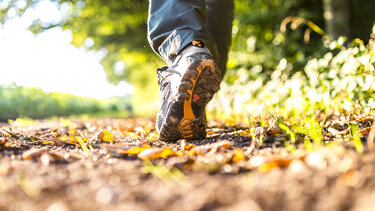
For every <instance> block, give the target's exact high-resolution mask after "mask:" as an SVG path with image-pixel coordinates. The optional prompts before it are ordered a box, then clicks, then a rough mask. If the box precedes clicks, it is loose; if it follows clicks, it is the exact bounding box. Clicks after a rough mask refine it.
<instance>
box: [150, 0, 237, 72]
mask: <svg viewBox="0 0 375 211" xmlns="http://www.w3.org/2000/svg"><path fill="white" fill-rule="evenodd" d="M233 10H234V6H233V0H150V7H149V18H148V40H149V42H150V45H151V46H152V48H153V49H154V51H155V52H156V53H157V54H159V55H160V56H161V57H162V58H163V59H164V61H165V62H166V63H167V64H168V65H171V64H172V63H173V61H174V59H175V58H176V56H177V55H178V53H179V52H180V51H181V50H182V49H183V48H184V47H185V46H187V45H188V44H190V43H191V42H192V41H193V40H201V41H203V42H204V43H205V44H206V46H207V48H208V49H209V50H210V52H211V53H212V54H213V56H214V58H215V60H216V61H217V62H218V63H219V67H220V69H221V71H222V72H223V73H224V72H225V69H226V62H227V59H228V51H229V46H230V42H231V34H232V21H233Z"/></svg>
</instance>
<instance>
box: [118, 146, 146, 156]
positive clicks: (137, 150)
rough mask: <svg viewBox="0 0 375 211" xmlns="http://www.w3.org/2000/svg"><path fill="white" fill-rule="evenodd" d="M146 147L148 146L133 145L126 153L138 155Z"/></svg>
mask: <svg viewBox="0 0 375 211" xmlns="http://www.w3.org/2000/svg"><path fill="white" fill-rule="evenodd" d="M145 149H146V148H143V147H133V148H130V149H128V150H126V153H127V154H132V155H138V154H139V153H141V152H143V151H144V150H145ZM124 151H125V150H124ZM117 152H118V153H120V152H119V151H117Z"/></svg>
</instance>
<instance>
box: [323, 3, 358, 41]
mask: <svg viewBox="0 0 375 211" xmlns="http://www.w3.org/2000/svg"><path fill="white" fill-rule="evenodd" d="M323 5H324V20H325V23H326V32H327V33H328V35H330V36H331V37H332V38H334V39H337V38H338V37H340V36H346V37H348V39H351V30H350V15H351V10H350V0H323Z"/></svg>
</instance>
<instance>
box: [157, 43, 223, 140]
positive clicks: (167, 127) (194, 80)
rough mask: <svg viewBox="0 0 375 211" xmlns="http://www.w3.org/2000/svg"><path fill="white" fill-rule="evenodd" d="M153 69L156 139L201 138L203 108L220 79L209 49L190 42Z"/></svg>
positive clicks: (203, 121)
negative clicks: (171, 60)
mask: <svg viewBox="0 0 375 211" xmlns="http://www.w3.org/2000/svg"><path fill="white" fill-rule="evenodd" d="M156 72H157V74H158V79H159V85H160V92H161V105H160V108H159V111H158V115H157V121H156V130H157V132H158V134H159V139H160V140H163V141H174V140H178V139H181V138H184V139H202V138H205V137H206V126H207V120H206V113H205V108H206V105H207V103H208V102H209V101H210V100H211V99H212V97H213V95H214V94H215V93H216V92H217V91H218V90H219V88H220V82H221V80H222V77H221V73H220V71H219V69H218V67H217V65H216V63H215V61H214V59H213V57H212V54H211V53H210V51H209V50H208V49H207V48H206V47H205V46H204V44H203V42H201V41H193V42H192V44H191V45H189V46H187V47H186V48H185V49H184V50H183V51H182V52H181V53H180V54H179V56H177V58H176V60H175V62H174V63H173V64H172V65H171V66H170V67H162V68H159V69H157V70H156Z"/></svg>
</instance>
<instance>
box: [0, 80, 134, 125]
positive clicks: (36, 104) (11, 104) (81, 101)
mask: <svg viewBox="0 0 375 211" xmlns="http://www.w3.org/2000/svg"><path fill="white" fill-rule="evenodd" d="M124 110H127V111H128V112H131V106H130V102H129V99H128V98H110V99H106V100H98V99H94V98H88V97H79V96H74V95H71V94H61V93H54V92H51V93H47V92H43V91H42V90H41V89H38V88H26V87H22V86H16V85H11V86H9V87H2V86H0V121H6V120H8V119H14V118H17V117H20V116H26V117H31V118H45V117H49V116H68V115H75V114H95V113H99V112H116V111H124Z"/></svg>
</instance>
